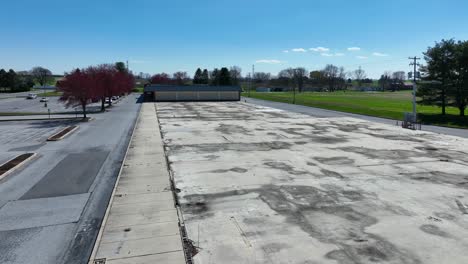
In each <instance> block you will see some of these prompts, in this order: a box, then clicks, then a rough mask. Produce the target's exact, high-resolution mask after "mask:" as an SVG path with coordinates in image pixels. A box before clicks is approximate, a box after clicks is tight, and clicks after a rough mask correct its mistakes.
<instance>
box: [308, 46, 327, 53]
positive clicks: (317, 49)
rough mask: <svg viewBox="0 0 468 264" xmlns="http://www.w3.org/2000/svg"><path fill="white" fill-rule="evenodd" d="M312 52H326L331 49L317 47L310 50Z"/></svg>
mask: <svg viewBox="0 0 468 264" xmlns="http://www.w3.org/2000/svg"><path fill="white" fill-rule="evenodd" d="M310 50H311V51H318V52H326V51H329V50H330V49H329V48H324V47H316V48H310Z"/></svg>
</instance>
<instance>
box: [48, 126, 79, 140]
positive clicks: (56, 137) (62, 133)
mask: <svg viewBox="0 0 468 264" xmlns="http://www.w3.org/2000/svg"><path fill="white" fill-rule="evenodd" d="M77 127H78V126H69V127H66V128H64V129H62V130H61V131H60V132H58V133H57V134H54V135H52V136H51V137H49V138H48V139H47V141H56V140H60V139H62V138H63V137H65V136H66V135H68V134H69V133H70V132H71V131H73V130H75V129H76V128H77Z"/></svg>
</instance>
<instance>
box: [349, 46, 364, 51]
mask: <svg viewBox="0 0 468 264" xmlns="http://www.w3.org/2000/svg"><path fill="white" fill-rule="evenodd" d="M348 50H349V51H359V50H361V48H359V47H349V48H348Z"/></svg>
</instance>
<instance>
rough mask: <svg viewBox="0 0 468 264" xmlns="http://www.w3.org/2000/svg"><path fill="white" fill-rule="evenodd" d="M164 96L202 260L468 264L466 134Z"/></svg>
mask: <svg viewBox="0 0 468 264" xmlns="http://www.w3.org/2000/svg"><path fill="white" fill-rule="evenodd" d="M156 107H157V113H158V118H159V121H160V123H161V130H162V135H163V139H164V143H165V146H166V150H167V153H168V158H169V161H170V169H171V171H172V173H173V176H174V180H175V184H176V187H177V188H178V189H179V190H180V192H179V193H178V199H179V203H180V205H181V208H182V212H183V215H184V218H185V224H186V227H187V232H188V236H189V238H190V239H191V240H192V241H193V242H194V245H195V246H196V247H197V248H198V250H199V252H198V254H197V255H195V256H194V261H195V263H236V264H237V263H333V264H336V263H346V264H347V263H434V264H439V263H468V254H466V252H468V215H467V214H465V213H464V210H463V208H466V205H467V204H468V174H467V173H468V140H466V139H463V138H458V137H451V136H444V135H439V134H434V133H429V132H421V131H410V130H404V129H402V128H400V127H394V126H390V125H384V124H378V123H372V122H367V121H363V120H359V119H354V118H313V117H310V116H306V115H301V114H294V113H291V112H287V111H281V110H278V109H273V108H268V107H261V106H257V105H252V104H246V103H237V102H229V103H228V102H223V103H216V102H206V103H200V102H198V103H193V102H192V103H181V102H180V103H157V104H156ZM465 211H466V210H465Z"/></svg>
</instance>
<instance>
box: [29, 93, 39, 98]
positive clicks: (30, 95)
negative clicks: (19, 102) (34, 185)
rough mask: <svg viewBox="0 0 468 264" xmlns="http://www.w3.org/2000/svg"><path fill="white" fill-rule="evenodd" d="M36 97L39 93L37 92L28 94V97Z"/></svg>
mask: <svg viewBox="0 0 468 264" xmlns="http://www.w3.org/2000/svg"><path fill="white" fill-rule="evenodd" d="M36 97H37V94H35V93H30V94H28V97H27V98H28V99H36Z"/></svg>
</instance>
